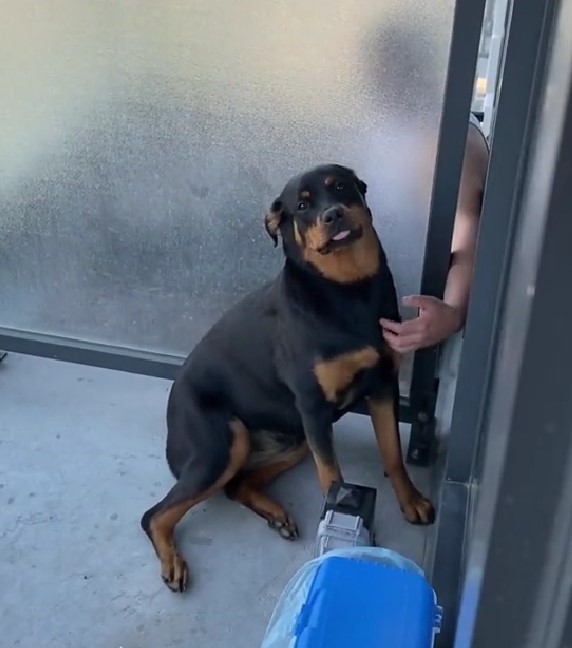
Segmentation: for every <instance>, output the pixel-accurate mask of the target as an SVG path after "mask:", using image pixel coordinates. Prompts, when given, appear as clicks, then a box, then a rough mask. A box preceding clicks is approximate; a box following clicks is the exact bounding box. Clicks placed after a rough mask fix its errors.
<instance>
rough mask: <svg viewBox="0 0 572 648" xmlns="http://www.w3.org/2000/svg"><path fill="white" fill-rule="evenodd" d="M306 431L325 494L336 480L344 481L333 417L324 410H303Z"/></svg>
mask: <svg viewBox="0 0 572 648" xmlns="http://www.w3.org/2000/svg"><path fill="white" fill-rule="evenodd" d="M301 414H302V423H303V426H304V433H305V435H306V439H307V441H308V447H309V448H310V451H311V452H312V455H313V457H314V462H315V464H316V468H317V470H318V479H319V481H320V488H321V489H322V492H323V493H324V494H325V493H326V491H327V490H328V488H329V487H330V486H331V485H332V484H333V483H335V482H340V481H342V473H341V471H340V466H339V464H338V460H337V458H336V452H335V449H334V438H333V437H334V435H333V428H332V419H331V417H330V416H329V415H326V413H322V412H315V411H314V412H311V411H302V412H301Z"/></svg>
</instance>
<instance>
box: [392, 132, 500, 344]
mask: <svg viewBox="0 0 572 648" xmlns="http://www.w3.org/2000/svg"><path fill="white" fill-rule="evenodd" d="M488 157H489V154H488V150H487V146H486V144H485V142H484V140H483V137H482V135H481V134H480V132H479V131H478V129H477V128H476V127H475V126H474V125H473V124H469V130H468V133H467V144H466V147H465V157H464V160H463V169H462V172H461V182H460V186H459V197H458V200H457V211H456V214H455V225H454V227H453V240H452V244H451V267H450V269H449V274H448V276H447V284H446V286H445V294H444V295H443V300H440V299H437V298H435V297H429V296H426V295H413V296H411V297H405V298H404V300H403V301H404V302H405V303H406V304H408V305H410V306H414V307H416V308H418V309H419V315H418V317H416V318H414V319H411V320H407V321H406V322H402V323H399V322H394V321H392V320H389V319H381V320H380V324H381V326H382V328H383V336H384V338H385V340H386V342H387V343H388V344H389V346H390V347H391V348H392V349H394V350H395V351H397V352H399V353H407V352H409V351H415V350H416V349H420V348H422V347H427V346H432V345H433V344H438V343H439V342H441V341H442V340H444V339H446V338H447V337H449V336H450V335H452V334H453V333H455V332H456V331H459V330H460V329H461V328H463V326H464V324H465V318H466V317H467V306H468V304H469V295H470V292H471V282H472V279H473V265H474V262H475V251H476V246H477V233H478V228H479V215H480V210H481V199H482V195H483V191H484V187H485V180H486V174H487V166H488Z"/></svg>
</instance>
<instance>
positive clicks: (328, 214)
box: [324, 207, 344, 225]
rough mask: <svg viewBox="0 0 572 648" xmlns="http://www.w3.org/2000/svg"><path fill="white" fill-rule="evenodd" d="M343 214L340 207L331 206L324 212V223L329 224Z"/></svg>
mask: <svg viewBox="0 0 572 648" xmlns="http://www.w3.org/2000/svg"><path fill="white" fill-rule="evenodd" d="M343 215H344V213H343V211H342V209H341V208H340V207H331V208H330V209H328V210H327V211H325V212H324V223H325V224H326V225H331V224H332V223H333V222H335V221H337V220H340V218H341V217H342V216H343Z"/></svg>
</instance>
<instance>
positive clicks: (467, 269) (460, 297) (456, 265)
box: [443, 251, 474, 331]
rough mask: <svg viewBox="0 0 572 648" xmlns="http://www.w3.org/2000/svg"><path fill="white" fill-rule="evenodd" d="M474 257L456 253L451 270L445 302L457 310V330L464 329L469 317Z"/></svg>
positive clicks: (464, 253) (444, 297)
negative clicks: (468, 309)
mask: <svg viewBox="0 0 572 648" xmlns="http://www.w3.org/2000/svg"><path fill="white" fill-rule="evenodd" d="M473 260H474V259H473V255H472V254H469V253H468V252H460V251H458V252H456V253H454V254H453V261H452V264H451V268H450V269H449V275H448V277H447V284H446V287H445V294H444V296H443V301H444V302H445V303H446V304H448V305H449V306H451V307H452V308H454V309H455V311H456V313H457V317H458V322H457V327H456V330H457V331H458V330H460V329H461V328H463V326H464V324H465V319H466V317H467V308H468V304H469V296H470V292H471V281H472V278H473Z"/></svg>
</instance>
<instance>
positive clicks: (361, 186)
mask: <svg viewBox="0 0 572 648" xmlns="http://www.w3.org/2000/svg"><path fill="white" fill-rule="evenodd" d="M354 176H355V179H356V185H357V188H358V191H359V192H360V194H361V195H362V198H363V199H364V200H365V194H366V193H367V185H366V183H365V182H364V181H363V180H362V179H361V178H358V177H357V175H355V173H354Z"/></svg>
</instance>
